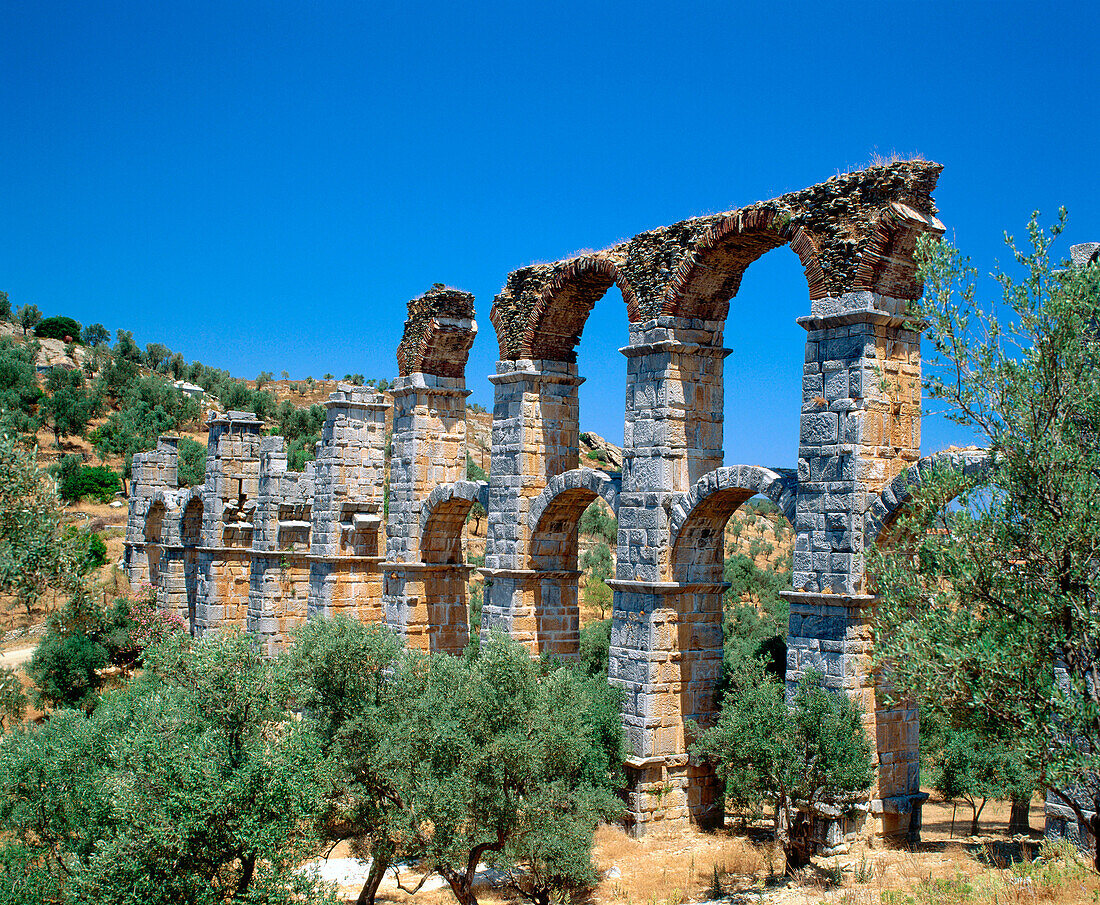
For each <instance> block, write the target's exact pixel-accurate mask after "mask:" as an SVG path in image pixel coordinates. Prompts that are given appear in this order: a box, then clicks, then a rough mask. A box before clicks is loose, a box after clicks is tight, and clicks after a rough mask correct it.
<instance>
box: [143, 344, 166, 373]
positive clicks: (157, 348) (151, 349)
mask: <svg viewBox="0 0 1100 905" xmlns="http://www.w3.org/2000/svg"><path fill="white" fill-rule="evenodd" d="M171 357H172V350H171V349H169V348H168V347H167V346H166V345H164V344H163V343H149V344H148V345H146V347H145V355H144V359H145V365H146V367H148V368H149V370H151V371H166V370H167V369H168V359H169V358H171Z"/></svg>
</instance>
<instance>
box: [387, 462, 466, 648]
mask: <svg viewBox="0 0 1100 905" xmlns="http://www.w3.org/2000/svg"><path fill="white" fill-rule="evenodd" d="M486 496H487V485H486V484H485V483H484V482H473V481H459V482H455V483H453V484H443V485H440V486H439V487H436V489H433V490H432V492H431V494H430V495H429V497H428V499H427V501H426V504H425V509H423V511H422V512H421V516H420V556H421V564H420V566H419V569H418V570H416V571H415V572H414V573H412V574H411V575H409V576H408V577H407V578H406V586H405V600H406V615H405V616H404V617H403V622H404V623H403V626H401V629H403V630H404V632H405V636H406V638H407V640H408V642H409V644H410V645H412V647H419V648H421V649H425V650H431V651H445V652H449V653H453V654H458V653H461V652H462V651H463V649H464V648H465V647H466V644H467V643H469V642H470V638H471V626H472V625H475V623H477V622H480V617H481V614H480V608H481V600H480V594H478V599H477V600H476V602H475V600H474V598H473V596H472V587H471V573H472V572H473V570H474V566H473V565H471V564H470V563H469V559H470V556H469V551H470V539H471V534H472V531H471V529H470V527H469V522H470V516H471V514H472V512H474V511H475V509H476V510H477V511H484V509H485V501H486ZM473 589H475V591H478V592H480V585H478V586H477V587H476V588H473Z"/></svg>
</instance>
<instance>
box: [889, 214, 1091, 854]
mask: <svg viewBox="0 0 1100 905" xmlns="http://www.w3.org/2000/svg"><path fill="white" fill-rule="evenodd" d="M1064 221H1065V216H1064V211H1063V212H1062V215H1061V217H1060V219H1059V222H1058V223H1057V224H1056V225H1055V227H1054V228H1053V230H1052V234H1053V236H1056V235H1057V234H1058V233H1059V232H1061V230H1062V227H1063V224H1064ZM1028 234H1029V244H1030V249H1025V250H1021V249H1018V248H1017V247H1016V246H1015V245H1014V244H1012V240H1011V239H1008V240H1007V241H1008V243H1009V247H1010V248H1011V249H1012V253H1013V257H1014V260H1015V262H1016V264H1018V265H1019V266H1020V268H1021V269H1022V275H1021V276H1020V277H1018V278H1017V277H1014V276H1012V275H1010V274H1007V273H997V274H996V279H997V281H998V283H999V284H1000V287H1001V298H1000V299H999V301H998V302H997V303H996V305H994V304H983V303H980V302H979V301H978V298H977V288H976V284H975V273H974V270H973V268H971V267H970V265H969V262H968V261H967V260H966V259H965V258H963V257H962V256H961V255H959V253H958V252H957V251H956V250H955V249H954V248H952V247H951V246H950V245H948V244H947V243H943V242H930V241H927V240H925V241H922V243H921V245H920V247H919V253H920V255H921V258H922V261H923V264H922V273H923V275H924V277H925V280H926V292H925V297H924V299H923V301H922V302H921V304H920V305H918V306H917V308H916V310H915V312H914V314H915V315H916V316H919V317H922V318H925V319H927V320H928V321H929V322H930V328H929V331H928V336H929V338H930V340H931V344H932V346H933V348H934V349H935V353H936V358H935V360H934V362H933V367H932V368H931V370H930V373H929V377H928V379H927V386H928V389H929V391H930V394H931V396H932V397H933V398H935V399H939V400H942V401H945V402H947V403H948V405H949V407H950V409H951V413H952V417H953V418H954V419H955V420H956V421H957V422H959V423H960V424H962V425H964V426H966V427H967V428H968V429H970V430H972V431H973V432H974V433H976V434H977V435H978V436H979V437H980V438H981V439H982V441H983V442H984V443H987V444H988V446H989V448H990V452H991V455H992V466H991V468H990V469H989V471H988V472H986V473H985V474H984V475H976V474H967V475H963V474H958V473H953V472H951V471H949V470H941V471H939V472H936V473H933V474H930V475H928V477H927V479H926V480H925V481H924V483H923V484H922V486H921V488H920V490H919V492H918V494H917V498H916V499H915V500H914V501H913V504H912V505H911V506H910V507H909V508H908V511H906V512H905V513H903V514H902V515H901V516H900V517H899V519H898V521H897V523H896V524H895V526H894V528H893V530H892V531H891V534H890V543H889V544H880V545H878V546H877V547H876V548H875V549H873V550H872V551H871V552H870V554H869V572H870V573H871V574H872V575H874V576H875V582H876V588H877V591H878V593H879V595H880V597H881V600H882V602H881V603H880V605H879V607H878V608H877V625H876V637H877V639H878V640H877V647H876V659H877V660H878V661H879V663H880V664H881V665H882V667H883V668H886V669H889V670H890V672H891V677H892V681H893V684H894V687H895V688H896V690H897V693H898V694H899V695H908V696H912V697H913V698H914V699H916V700H917V702H918V703H919V705H920V707H921V708H922V710H927V711H930V712H933V713H935V712H940V713H942V714H944V715H945V722H948V723H949V724H952V725H959V726H961V727H962V728H965V729H975V730H977V731H982V729H983V727H996V728H997V731H998V733H999V734H1000V735H1001V736H1002V737H1004V738H1009V739H1011V740H1012V747H1013V749H1014V753H1015V755H1016V756H1017V757H1019V758H1020V759H1021V761H1022V763H1023V764H1024V766H1025V767H1026V769H1027V770H1028V771H1029V772H1030V773H1032V774H1034V775H1035V776H1036V777H1037V780H1038V782H1039V784H1040V785H1041V786H1042V787H1043V788H1045V789H1046V790H1047V791H1048V792H1050V793H1052V794H1053V795H1054V796H1055V797H1057V798H1059V799H1060V800H1061V801H1062V803H1064V804H1065V805H1066V806H1068V807H1070V808H1072V809H1074V810H1075V811H1076V812H1077V815H1078V819H1079V821H1080V824H1081V826H1082V827H1083V828H1084V829H1085V830H1086V831H1087V832H1088V833H1089V834H1090V836H1093V837H1094V838H1095V836H1096V834H1097V824H1096V822H1095V821H1092V820H1090V819H1088V816H1087V815H1086V814H1085V813H1084V811H1083V810H1082V809H1081V806H1080V803H1079V801H1078V800H1077V796H1078V795H1081V794H1084V795H1086V796H1088V797H1089V798H1091V799H1092V801H1093V804H1097V803H1100V688H1098V686H1097V683H1096V682H1095V679H1094V678H1093V675H1094V669H1095V664H1096V654H1095V652H1096V651H1097V650H1098V649H1100V611H1098V610H1097V607H1096V605H1095V601H1096V596H1097V591H1098V589H1100V588H1098V577H1097V575H1098V573H1097V570H1096V565H1095V563H1096V550H1097V548H1098V546H1100V510H1098V509H1097V507H1096V499H1097V497H1098V495H1100V444H1098V443H1097V442H1096V438H1097V437H1098V436H1100V380H1098V379H1097V375H1098V374H1100V342H1098V341H1097V338H1096V324H1097V323H1100V266H1098V265H1096V264H1092V265H1089V266H1088V267H1084V268H1068V269H1065V270H1060V269H1058V268H1057V267H1055V265H1054V263H1053V262H1052V259H1051V253H1050V247H1051V243H1052V241H1053V238H1052V236H1048V235H1047V234H1046V233H1045V232H1044V231H1043V230H1042V229H1041V228H1040V227H1039V226H1038V223H1037V218H1036V217H1035V216H1033V217H1032V220H1031V222H1030V223H1029V225H1028ZM995 310H996V311H1000V312H1007V313H1008V314H1007V315H1006V316H999V315H997V314H995V313H994V312H995ZM956 498H957V499H956ZM1056 662H1057V663H1060V664H1061V665H1062V666H1063V667H1064V669H1063V670H1062V671H1060V673H1059V675H1060V678H1058V679H1057V680H1056V673H1055V670H1054V663H1056ZM1065 790H1075V791H1074V792H1067V791H1065ZM1090 809H1092V806H1091V805H1090ZM1098 851H1100V847H1098ZM1097 864H1098V865H1100V861H1098V862H1097Z"/></svg>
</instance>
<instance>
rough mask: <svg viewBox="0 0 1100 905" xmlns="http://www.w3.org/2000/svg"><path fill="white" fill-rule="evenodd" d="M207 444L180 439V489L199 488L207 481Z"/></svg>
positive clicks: (178, 467) (178, 470) (185, 438)
mask: <svg viewBox="0 0 1100 905" xmlns="http://www.w3.org/2000/svg"><path fill="white" fill-rule="evenodd" d="M206 453H207V450H206V444H205V443H199V442H198V440H192V439H191V438H190V437H180V442H179V463H178V466H177V481H178V483H179V486H180V487H197V486H198V485H199V484H202V483H203V481H204V480H205V479H206Z"/></svg>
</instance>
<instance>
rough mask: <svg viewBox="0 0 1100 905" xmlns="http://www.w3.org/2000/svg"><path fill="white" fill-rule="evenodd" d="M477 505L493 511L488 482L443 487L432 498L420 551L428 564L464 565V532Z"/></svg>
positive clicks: (426, 508)
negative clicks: (469, 516)
mask: <svg viewBox="0 0 1100 905" xmlns="http://www.w3.org/2000/svg"><path fill="white" fill-rule="evenodd" d="M474 503H481V505H482V508H484V509H485V510H486V512H488V510H489V506H488V503H489V485H488V483H487V482H485V481H455V482H454V483H453V484H440V485H439V486H438V487H436V488H435V489H434V490H432V492H431V493H430V494H429V495H428V499H427V500H426V501H425V503H424V508H423V509H422V510H421V513H420V551H421V555H422V557H423V559H424V562H426V563H435V564H448V565H455V564H459V563H461V562H462V529H463V526H464V525H465V524H466V516H467V515H469V513H470V509H472V508H473V505H474Z"/></svg>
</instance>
